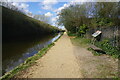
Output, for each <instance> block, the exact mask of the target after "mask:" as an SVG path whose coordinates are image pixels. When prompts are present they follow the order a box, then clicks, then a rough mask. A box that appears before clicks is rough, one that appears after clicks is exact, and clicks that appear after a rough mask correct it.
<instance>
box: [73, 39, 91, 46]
mask: <svg viewBox="0 0 120 80" xmlns="http://www.w3.org/2000/svg"><path fill="white" fill-rule="evenodd" d="M71 41H72V43H73V44H74V45H77V46H82V47H88V46H89V44H90V43H91V40H90V39H86V38H83V37H75V38H71Z"/></svg>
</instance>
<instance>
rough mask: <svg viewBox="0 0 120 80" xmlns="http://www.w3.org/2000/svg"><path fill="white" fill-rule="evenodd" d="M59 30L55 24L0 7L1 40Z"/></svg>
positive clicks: (36, 35)
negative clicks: (0, 10)
mask: <svg viewBox="0 0 120 80" xmlns="http://www.w3.org/2000/svg"><path fill="white" fill-rule="evenodd" d="M0 7H1V6H0ZM59 31H61V30H60V29H58V28H57V27H55V26H51V25H50V24H47V23H45V22H42V21H40V20H36V19H34V18H32V17H29V16H27V15H25V14H24V13H21V12H19V11H15V10H11V9H8V8H6V7H2V35H3V41H8V40H9V39H15V38H28V37H30V38H31V37H41V36H45V35H48V34H54V33H57V32H59Z"/></svg>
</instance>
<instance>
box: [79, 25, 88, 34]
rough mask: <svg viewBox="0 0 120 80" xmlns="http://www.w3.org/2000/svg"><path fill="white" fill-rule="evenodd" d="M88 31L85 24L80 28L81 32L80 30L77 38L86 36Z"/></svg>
mask: <svg viewBox="0 0 120 80" xmlns="http://www.w3.org/2000/svg"><path fill="white" fill-rule="evenodd" d="M87 29H88V28H87V26H86V25H85V24H83V25H82V26H80V27H79V30H78V33H77V36H84V34H85V33H86V31H87Z"/></svg>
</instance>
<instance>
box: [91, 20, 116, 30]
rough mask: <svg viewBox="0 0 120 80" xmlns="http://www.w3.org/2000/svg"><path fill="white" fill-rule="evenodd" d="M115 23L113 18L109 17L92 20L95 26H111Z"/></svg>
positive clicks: (92, 24)
mask: <svg viewBox="0 0 120 80" xmlns="http://www.w3.org/2000/svg"><path fill="white" fill-rule="evenodd" d="M113 25H114V24H113V22H112V20H111V19H109V18H95V19H92V21H91V26H93V28H102V27H111V26H113Z"/></svg>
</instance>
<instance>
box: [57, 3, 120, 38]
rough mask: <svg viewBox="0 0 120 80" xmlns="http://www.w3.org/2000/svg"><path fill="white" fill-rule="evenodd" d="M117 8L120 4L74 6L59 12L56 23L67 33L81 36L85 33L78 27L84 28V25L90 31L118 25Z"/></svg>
mask: <svg viewBox="0 0 120 80" xmlns="http://www.w3.org/2000/svg"><path fill="white" fill-rule="evenodd" d="M119 8H120V2H119V3H118V2H114V3H110V2H100V3H99V2H94V3H92V2H91V3H83V4H74V5H70V6H68V7H66V8H64V9H62V10H61V13H60V14H59V16H60V17H59V19H58V22H59V25H63V26H65V28H66V29H67V30H68V31H70V32H72V33H78V35H79V34H80V35H81V34H84V33H85V30H81V29H78V27H79V26H81V25H82V27H81V28H84V27H83V25H84V24H86V25H87V26H88V27H89V28H90V29H92V28H102V27H110V26H113V25H119V18H118V17H119V13H118V12H119V10H120V9H119ZM82 36H83V35H82Z"/></svg>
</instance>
